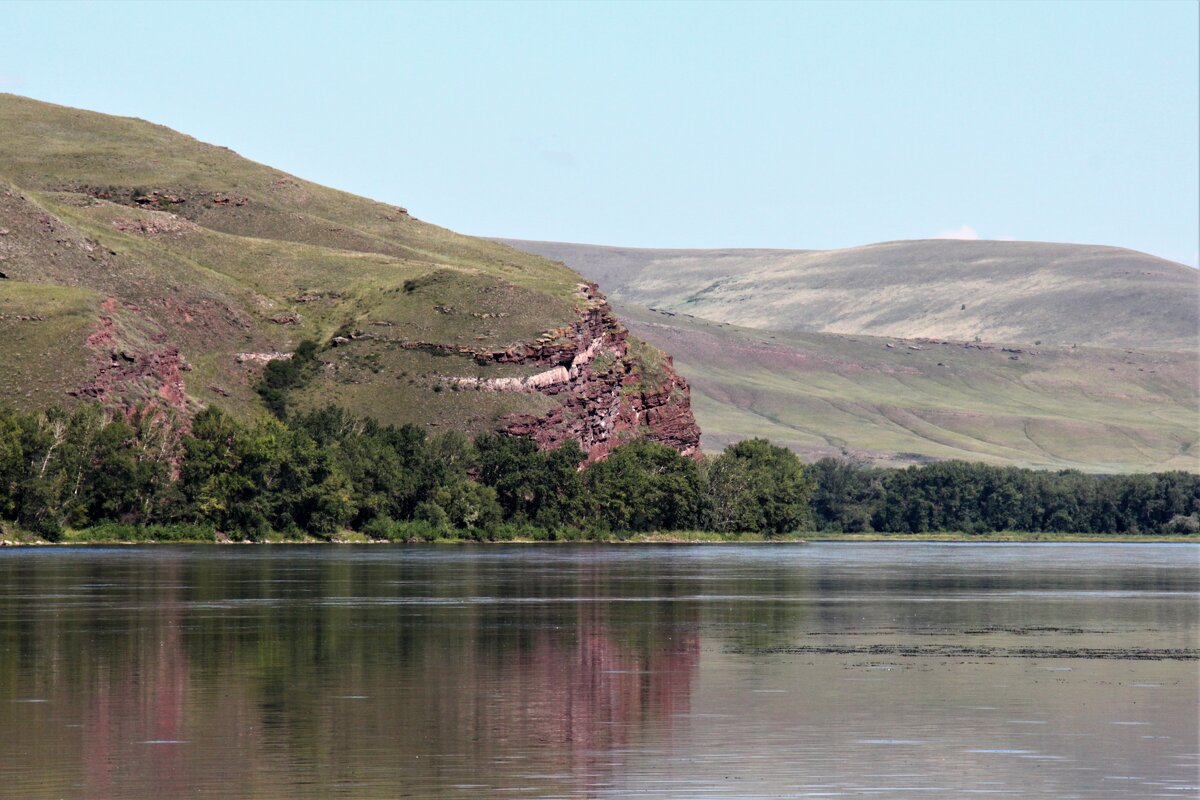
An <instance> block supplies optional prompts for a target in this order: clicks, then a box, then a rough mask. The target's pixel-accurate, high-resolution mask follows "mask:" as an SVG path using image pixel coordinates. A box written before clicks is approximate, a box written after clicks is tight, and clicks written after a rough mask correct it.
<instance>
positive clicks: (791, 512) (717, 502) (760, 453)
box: [709, 439, 814, 535]
mask: <svg viewBox="0 0 1200 800" xmlns="http://www.w3.org/2000/svg"><path fill="white" fill-rule="evenodd" d="M709 488H710V493H711V497H712V504H713V512H712V514H713V526H714V527H715V528H716V530H719V531H759V532H762V533H766V534H768V535H776V534H782V533H788V532H791V531H795V530H798V529H800V528H801V527H803V526H805V525H806V524H808V522H809V507H808V506H809V500H810V498H811V497H812V493H813V488H814V485H813V481H812V479H811V478H810V477H809V476H808V474H807V473H806V471H805V469H804V465H803V464H802V463H801V462H800V459H799V458H797V457H796V454H795V453H793V452H792V451H791V450H788V449H787V448H786V447H778V446H776V445H773V444H771V443H770V442H768V441H767V440H766V439H748V440H745V441H741V442H738V443H737V444H733V445H730V446H729V447H727V448H725V452H724V453H722V454H721V455H720V456H718V457H717V458H716V460H715V461H714V462H713V464H712V468H711V470H710V472H709Z"/></svg>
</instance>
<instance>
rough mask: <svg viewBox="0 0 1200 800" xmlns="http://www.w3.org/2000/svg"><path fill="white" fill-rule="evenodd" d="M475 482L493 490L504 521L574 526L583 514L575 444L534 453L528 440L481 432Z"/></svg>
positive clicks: (579, 452) (578, 453) (580, 458)
mask: <svg viewBox="0 0 1200 800" xmlns="http://www.w3.org/2000/svg"><path fill="white" fill-rule="evenodd" d="M475 448H476V450H477V451H478V453H479V479H480V480H481V481H482V482H483V483H484V484H485V485H487V486H490V487H492V488H493V489H494V490H495V495H496V499H497V500H498V501H499V503H500V508H501V510H502V511H503V513H504V517H505V518H506V519H509V520H512V521H514V522H516V523H518V524H524V523H533V524H535V525H537V526H539V527H541V528H546V529H551V528H556V527H559V526H562V525H575V524H578V523H579V522H581V521H582V520H583V518H584V516H585V504H584V499H583V482H582V480H581V479H580V476H579V464H580V463H581V462H582V461H583V459H584V453H583V451H582V450H581V449H580V448H579V445H578V444H576V443H575V442H568V443H566V444H564V445H562V446H561V447H559V448H558V449H556V450H551V451H548V452H543V451H539V450H538V449H537V445H535V444H534V443H533V441H532V440H530V439H523V438H516V437H512V436H497V435H493V434H482V435H480V436H479V437H477V438H476V439H475Z"/></svg>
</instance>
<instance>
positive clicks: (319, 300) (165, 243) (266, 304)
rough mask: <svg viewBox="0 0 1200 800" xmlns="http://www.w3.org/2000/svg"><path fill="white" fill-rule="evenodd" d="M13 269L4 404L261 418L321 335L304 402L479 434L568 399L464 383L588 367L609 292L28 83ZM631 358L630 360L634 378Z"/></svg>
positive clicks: (12, 164)
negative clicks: (161, 407) (34, 94)
mask: <svg viewBox="0 0 1200 800" xmlns="http://www.w3.org/2000/svg"><path fill="white" fill-rule="evenodd" d="M0 275H2V276H3V277H2V278H0V332H2V333H3V335H4V336H5V337H6V347H5V348H3V349H2V350H0V402H3V401H7V402H11V403H15V404H16V405H18V406H20V407H26V408H36V407H44V406H46V405H49V404H52V403H63V402H73V398H76V399H80V400H88V399H92V398H95V399H99V400H101V401H102V402H105V403H108V404H116V405H130V404H133V403H139V402H148V401H152V402H156V403H163V404H166V405H171V406H174V407H176V408H179V409H181V410H184V411H193V410H195V409H196V408H198V407H200V406H201V405H203V404H208V403H219V404H220V405H222V406H224V407H226V408H228V409H230V410H232V411H233V412H234V413H236V414H239V415H241V416H255V415H260V414H263V413H265V408H264V406H263V404H262V402H261V401H260V399H259V397H258V395H257V394H256V392H255V388H256V386H257V385H258V383H259V380H260V375H261V373H262V371H263V368H264V365H265V364H266V363H267V362H268V361H269V360H270V359H272V358H277V357H279V355H280V354H290V353H291V351H292V350H294V349H295V347H296V346H297V344H298V343H299V342H300V341H302V340H304V339H312V340H315V341H316V342H318V343H320V344H321V345H322V358H321V368H320V369H319V370H317V373H316V376H315V378H314V379H313V380H312V381H311V382H310V383H309V384H308V385H307V386H306V387H304V389H303V391H301V392H300V393H299V394H298V397H297V399H298V401H299V403H300V405H301V406H302V407H303V406H316V405H324V404H326V403H329V402H337V403H339V404H342V405H345V406H348V407H350V408H351V409H352V410H354V411H356V412H360V413H366V414H370V415H372V416H375V417H377V418H379V419H382V420H384V421H387V422H406V421H414V422H421V423H425V424H428V425H432V426H434V427H438V426H441V427H443V428H454V429H465V430H468V431H477V430H486V429H495V428H498V427H503V426H504V425H505V424H507V418H508V417H509V415H514V414H533V415H535V416H537V415H542V414H544V413H546V412H547V410H548V409H549V408H551V407H552V406H555V405H556V404H557V403H558V402H559V401H558V400H556V399H553V398H550V397H548V396H547V395H546V394H545V393H539V392H536V391H532V392H507V393H505V392H484V391H456V390H455V389H457V388H458V386H457V384H455V383H454V379H456V378H458V377H473V378H484V379H486V378H491V377H511V376H513V375H514V374H516V375H528V374H532V373H535V372H537V371H539V370H544V369H546V368H547V366H550V365H552V364H550V362H549V359H550V358H551V356H553V357H558V358H560V359H565V360H566V361H567V362H568V363H569V362H570V360H571V358H572V356H573V355H574V354H575V352H576V350H577V349H578V348H579V347H582V346H586V344H587V342H585V341H583V338H586V336H588V335H591V334H589V333H587V332H586V331H584V329H583V328H582V327H581V325H582V323H581V320H582V319H584V317H585V315H587V314H589V313H591V312H593V311H595V310H597V309H599V308H601V307H602V305H603V302H604V298H603V296H602V295H597V294H596V293H595V292H594V291H593V290H592V289H591V288H589V287H588V286H587V285H586V284H582V283H581V281H580V277H579V276H578V275H577V274H576V273H574V272H572V271H571V270H570V269H568V268H565V267H563V266H562V265H561V264H556V263H553V262H551V261H548V260H546V259H543V258H541V257H538V256H535V255H530V254H527V253H523V252H518V251H515V250H513V249H512V248H510V247H508V246H506V245H503V244H498V243H495V242H490V241H485V240H481V239H475V238H471V237H467V236H462V235H459V234H456V233H453V232H451V231H448V230H445V229H443V228H439V227H437V226H435V225H431V224H428V223H425V222H422V221H420V220H418V219H416V218H414V217H413V216H411V215H410V214H409V213H408V212H407V211H406V210H405V209H403V208H398V207H395V206H389V205H385V204H381V203H377V202H374V201H371V200H367V199H365V198H361V197H356V196H354V195H350V194H347V193H345V192H339V191H335V190H333V189H329V188H326V187H323V186H318V185H316V184H313V183H309V182H307V181H304V180H302V179H300V178H297V177H294V176H292V175H288V174H286V173H284V172H281V171H279V170H276V169H272V168H271V167H268V166H264V165H262V164H258V163H254V162H252V161H249V160H247V159H244V158H242V157H240V156H238V155H237V154H236V153H234V152H233V151H231V150H229V149H227V148H224V147H218V146H214V145H210V144H205V143H203V142H199V141H197V140H195V139H193V138H191V137H188V136H186V135H183V134H180V133H177V132H175V131H172V130H169V129H167V128H164V127H162V126H159V125H154V124H151V123H148V122H144V121H142V120H137V119H128V118H120V117H112V116H107V115H104V114H98V113H93V112H89V111H80V110H76V109H70V108H64V107H61V106H55V105H50V104H47V103H41V102H37V101H34V100H30V99H27V98H22V97H17V96H14V95H8V94H0ZM589 319H590V318H589ZM612 324H613V325H615V324H616V323H615V321H614V322H613V323H612ZM339 335H340V338H339V339H338V342H339V343H340V346H339V347H337V348H332V347H329V344H330V343H331V342H332V340H333V339H334V337H335V336H339ZM572 336H574V337H575V338H574V339H572V338H571V337H572ZM581 337H583V338H581ZM618 338H619V337H618ZM589 341H590V340H589ZM614 341H616V340H615V339H614ZM622 341H623V340H622ZM622 341H618V342H617V344H618V345H620V346H621V347H623V343H622ZM547 343H552V344H553V343H556V344H557V346H558V350H557V351H555V350H553V348H551V347H549V345H548V344H547ZM538 348H541V349H538ZM505 353H509V354H512V353H516V354H517V355H516V356H514V357H513V358H509V359H507V361H508V362H511V363H503V362H505V361H506V359H505V357H504V354H505ZM526 353H531V355H529V356H528V357H524V354H526ZM546 353H549V354H550V355H545V354H546ZM623 353H624V351H623V349H622V350H621V352H620V353H616V356H617V358H616V359H615V360H616V362H617V364H616V366H615V367H612V369H624V368H627V369H630V370H632V369H635V367H633V366H630V365H629V364H628V363H627V362H624V361H622V358H623ZM497 355H498V357H493V356H497ZM612 361H613V359H609V362H612ZM623 365H624V366H623ZM585 367H586V365H585ZM580 369H584V368H583V367H581V368H580ZM688 417H689V419H690V413H689V415H688Z"/></svg>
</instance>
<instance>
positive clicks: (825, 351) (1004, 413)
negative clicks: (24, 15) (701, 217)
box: [513, 241, 1200, 472]
mask: <svg viewBox="0 0 1200 800" xmlns="http://www.w3.org/2000/svg"><path fill="white" fill-rule="evenodd" d="M513 244H514V246H518V247H522V248H525V249H527V250H529V251H531V252H537V253H539V254H542V255H545V256H547V257H549V258H556V259H560V260H562V261H564V262H565V263H567V264H568V265H570V266H571V267H573V268H575V269H577V270H579V271H580V272H581V273H582V274H584V275H586V276H588V277H589V278H592V279H597V280H601V281H604V282H605V285H606V286H611V287H612V288H611V290H610V294H611V296H612V298H613V302H614V304H615V306H616V309H617V313H618V315H619V316H620V317H621V319H622V320H623V321H624V322H625V323H626V324H627V325H628V326H629V328H630V329H631V330H632V331H633V332H634V333H636V334H637V335H638V336H641V337H643V338H645V339H646V340H648V341H650V342H652V343H654V344H655V345H656V346H658V347H661V348H664V349H667V350H669V351H670V352H672V353H673V354H674V356H675V358H676V364H677V366H678V369H679V371H680V372H681V373H682V374H683V375H685V376H686V377H687V378H688V380H689V381H690V383H691V385H692V388H693V392H694V406H695V409H696V415H697V418H698V420H699V422H700V424H701V426H702V427H703V429H704V432H705V437H704V442H703V445H704V447H705V449H708V450H716V449H720V448H721V447H723V446H724V445H725V444H727V443H728V442H730V441H736V440H738V439H741V438H745V437H748V436H766V437H769V438H771V439H773V440H775V441H777V442H780V443H783V444H787V445H788V446H789V447H791V448H793V449H794V450H796V451H797V452H799V453H801V454H802V455H804V456H805V457H806V458H810V459H812V458H819V457H821V456H826V455H848V456H852V457H856V458H862V459H866V460H868V461H871V462H874V463H878V464H888V465H903V464H911V463H922V462H925V461H930V460H938V459H947V458H965V459H968V460H978V461H987V462H989V463H994V464H1012V465H1019V466H1031V467H1039V468H1053V469H1063V468H1073V469H1081V470H1085V471H1090V472H1135V471H1146V470H1165V469H1188V470H1197V469H1198V468H1200V441H1198V440H1200V432H1198V430H1197V427H1198V426H1197V421H1198V415H1197V408H1198V405H1200V363H1198V360H1197V336H1196V329H1197V316H1198V313H1200V291H1198V284H1197V273H1196V271H1195V270H1191V269H1189V268H1187V267H1184V266H1182V265H1178V264H1173V263H1171V262H1167V261H1163V260H1161V259H1156V258H1153V257H1151V256H1147V255H1144V254H1140V253H1133V252H1131V251H1126V250H1120V249H1117V248H1108V247H1090V246H1082V245H1080V246H1075V245H1040V244H1036V243H1028V242H955V241H945V242H943V241H937V242H933V241H931V242H897V243H888V244H882V245H873V246H869V247H862V248H854V249H851V250H842V251H836V252H834V253H820V252H817V251H812V252H802V251H770V250H753V251H743V250H723V251H701V250H667V251H657V250H636V249H627V248H609V247H597V246H589V245H572V244H561V243H553V242H513ZM956 258H961V260H957V261H956V260H955V259H956ZM859 259H861V260H859ZM873 275H878V276H879V277H878V280H877V281H874V280H873V279H872V276H873ZM714 285H715V288H710V290H709V291H703V290H704V289H705V288H708V287H714ZM1038 287H1042V288H1040V289H1039V288H1038ZM971 292H975V293H976V294H970V293H971ZM921 298H931V299H928V300H924V301H922V300H921ZM951 298H954V300H951ZM961 298H965V299H961ZM938 304H940V305H938ZM964 304H965V305H966V306H967V308H966V309H962V308H961V306H962V305H964ZM947 305H949V306H952V307H951V308H949V309H946V308H945V306H947ZM973 307H974V309H973ZM1005 309H1007V311H1005ZM1010 313H1011V316H1006V314H1010ZM956 315H957V316H956ZM738 322H741V324H737V323H738Z"/></svg>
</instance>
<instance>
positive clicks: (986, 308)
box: [509, 240, 1200, 350]
mask: <svg viewBox="0 0 1200 800" xmlns="http://www.w3.org/2000/svg"><path fill="white" fill-rule="evenodd" d="M509 243H510V244H512V245H513V246H514V247H518V248H521V249H524V250H526V251H528V252H532V253H538V254H540V255H544V256H547V257H548V258H553V259H556V260H559V261H562V262H564V263H565V264H567V265H569V266H571V267H572V268H573V269H576V270H578V271H579V272H580V273H582V274H583V275H586V276H588V277H589V278H591V279H592V280H596V281H598V282H599V283H600V284H601V285H602V286H604V287H605V289H606V291H608V293H609V296H610V297H611V298H612V299H613V301H614V302H617V303H623V304H625V305H627V306H633V305H636V306H642V307H648V308H662V309H667V310H671V311H682V312H686V313H690V314H694V315H696V316H698V317H704V318H705V319H711V320H715V321H717V322H728V323H730V324H733V325H741V326H743V327H748V328H766V329H770V330H780V331H806V332H807V331H812V332H822V333H842V334H864V335H869V336H899V337H929V338H945V339H964V340H967V341H971V340H973V339H974V338H975V337H976V336H978V337H979V338H980V339H981V340H983V341H988V342H1029V343H1032V342H1035V341H1039V340H1040V341H1042V342H1044V343H1046V344H1062V345H1072V344H1078V345H1095V346H1100V347H1133V348H1147V349H1156V350H1194V349H1195V347H1196V344H1197V341H1198V337H1200V304H1198V301H1200V271H1197V270H1194V269H1191V268H1189V267H1185V266H1184V265H1182V264H1176V263H1174V262H1171V261H1166V260H1164V259H1161V258H1156V257H1154V256H1149V255H1146V254H1145V253H1137V252H1134V251H1132V250H1123V249H1121V248H1116V247H1099V246H1094V245H1074V244H1049V243H1044V242H993V241H953V240H925V241H912V242H884V243H882V244H872V245H867V246H865V247H853V248H849V249H846V250H824V251H822V250H809V251H805V250H639V249H633V248H610V247H597V246H593V245H576V244H563V243H558V242H523V241H516V240H510V241H509Z"/></svg>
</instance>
